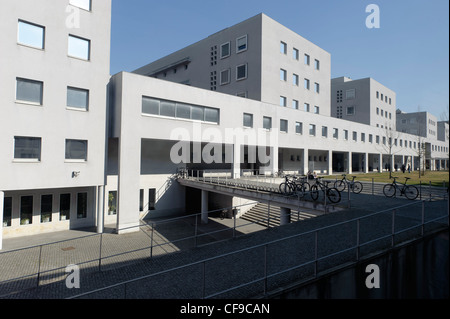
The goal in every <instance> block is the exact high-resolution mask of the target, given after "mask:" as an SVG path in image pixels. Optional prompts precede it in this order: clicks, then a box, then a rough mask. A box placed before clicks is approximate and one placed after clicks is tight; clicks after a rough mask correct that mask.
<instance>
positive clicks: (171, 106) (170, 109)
mask: <svg viewBox="0 0 450 319" xmlns="http://www.w3.org/2000/svg"><path fill="white" fill-rule="evenodd" d="M159 107H160V109H159V112H160V113H159V115H162V116H168V117H175V109H176V105H175V102H171V101H160V106H159Z"/></svg>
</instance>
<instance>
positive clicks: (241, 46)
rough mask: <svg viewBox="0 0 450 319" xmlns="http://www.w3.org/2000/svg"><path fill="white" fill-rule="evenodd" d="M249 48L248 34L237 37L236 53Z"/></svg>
mask: <svg viewBox="0 0 450 319" xmlns="http://www.w3.org/2000/svg"><path fill="white" fill-rule="evenodd" d="M246 50H247V35H244V36H242V37H240V38H237V39H236V53H240V52H243V51H246Z"/></svg>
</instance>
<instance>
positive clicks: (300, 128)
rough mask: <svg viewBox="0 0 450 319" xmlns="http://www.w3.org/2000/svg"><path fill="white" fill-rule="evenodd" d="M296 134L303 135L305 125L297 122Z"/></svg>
mask: <svg viewBox="0 0 450 319" xmlns="http://www.w3.org/2000/svg"><path fill="white" fill-rule="evenodd" d="M295 133H296V134H303V123H301V122H295Z"/></svg>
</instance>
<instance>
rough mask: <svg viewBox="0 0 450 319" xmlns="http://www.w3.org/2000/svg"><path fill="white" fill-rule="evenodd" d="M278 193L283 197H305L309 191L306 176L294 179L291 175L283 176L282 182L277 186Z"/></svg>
mask: <svg viewBox="0 0 450 319" xmlns="http://www.w3.org/2000/svg"><path fill="white" fill-rule="evenodd" d="M279 189H280V193H281V194H284V195H288V196H290V195H294V194H296V195H299V196H300V197H303V196H305V194H306V193H307V192H309V190H310V185H309V183H308V182H307V181H306V176H303V177H296V176H292V175H286V176H284V182H283V183H281V184H280V186H279Z"/></svg>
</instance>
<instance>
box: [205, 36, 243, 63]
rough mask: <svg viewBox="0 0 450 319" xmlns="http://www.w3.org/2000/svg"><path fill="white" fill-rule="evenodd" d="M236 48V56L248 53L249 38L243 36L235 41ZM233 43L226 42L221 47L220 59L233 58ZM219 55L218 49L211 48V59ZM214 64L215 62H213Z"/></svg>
mask: <svg viewBox="0 0 450 319" xmlns="http://www.w3.org/2000/svg"><path fill="white" fill-rule="evenodd" d="M235 44H236V48H235V52H236V54H238V53H241V52H244V51H247V49H248V36H247V35H243V36H240V37H238V38H237V39H236V41H235ZM231 51H232V50H231V41H228V42H225V43H223V44H221V45H220V59H226V58H228V57H229V56H231ZM216 54H217V51H216V47H212V48H211V57H213V56H214V55H216ZM211 62H213V60H211Z"/></svg>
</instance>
